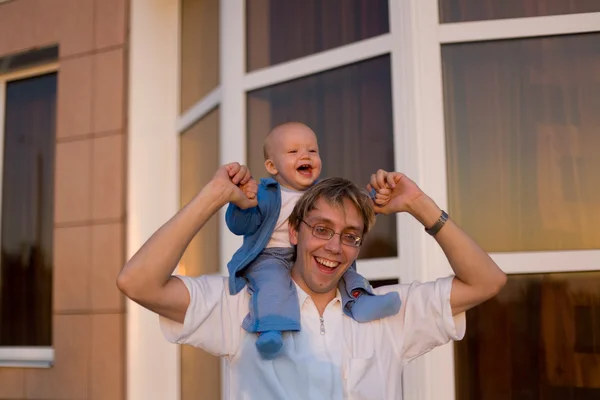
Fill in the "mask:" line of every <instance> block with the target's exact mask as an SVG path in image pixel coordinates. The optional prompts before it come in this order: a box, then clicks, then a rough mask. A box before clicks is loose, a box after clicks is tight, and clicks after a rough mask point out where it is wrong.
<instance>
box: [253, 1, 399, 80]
mask: <svg viewBox="0 0 600 400" xmlns="http://www.w3.org/2000/svg"><path fill="white" fill-rule="evenodd" d="M389 30H390V27H389V16H388V0H302V1H281V0H249V1H247V2H246V35H247V39H246V40H247V51H246V54H247V59H246V63H247V69H248V71H254V70H256V69H259V68H264V67H268V66H270V65H275V64H279V63H281V62H284V61H289V60H294V59H296V58H300V57H304V56H307V55H310V54H314V53H318V52H321V51H324V50H329V49H333V48H335V47H340V46H343V45H345V44H349V43H354V42H357V41H359V40H363V39H368V38H370V37H374V36H378V35H381V34H384V33H387V32H389Z"/></svg>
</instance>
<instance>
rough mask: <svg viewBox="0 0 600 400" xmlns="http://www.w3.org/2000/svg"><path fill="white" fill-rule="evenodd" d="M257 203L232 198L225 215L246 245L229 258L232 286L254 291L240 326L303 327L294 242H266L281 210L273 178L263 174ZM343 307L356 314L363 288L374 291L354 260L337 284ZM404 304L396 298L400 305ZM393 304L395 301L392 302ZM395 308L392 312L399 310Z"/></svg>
mask: <svg viewBox="0 0 600 400" xmlns="http://www.w3.org/2000/svg"><path fill="white" fill-rule="evenodd" d="M257 200H258V205H257V206H256V207H253V208H249V209H246V210H242V209H240V208H239V207H237V206H235V205H234V204H229V207H228V208H227V213H226V214H225V221H226V223H227V227H228V228H229V230H230V231H231V232H233V233H234V234H236V235H244V242H243V244H242V246H241V247H240V248H239V249H238V250H237V251H236V252H235V254H234V255H233V257H232V258H231V261H229V263H228V264H227V269H228V271H229V291H230V293H231V294H232V295H235V294H237V293H238V292H239V291H240V290H242V289H243V288H244V286H245V285H246V284H247V285H248V287H249V290H250V292H251V294H252V299H251V301H250V311H249V314H248V316H247V317H246V319H245V320H244V322H243V324H242V326H243V327H244V329H246V330H247V331H248V332H264V331H269V330H276V331H294V330H300V306H299V304H298V297H297V293H296V287H295V285H294V283H293V281H292V278H291V275H290V268H291V266H292V264H293V260H294V249H293V248H281V247H275V248H266V246H267V244H268V243H269V240H270V239H271V236H272V234H273V231H274V229H275V225H276V223H277V219H278V218H279V213H280V211H281V189H280V187H279V183H278V182H277V181H276V180H275V179H273V178H266V179H261V181H260V184H259V185H258V193H257ZM338 288H339V289H340V293H341V296H342V303H343V309H344V313H345V314H346V315H348V316H350V317H352V312H351V310H352V307H353V305H354V303H355V302H356V300H357V299H356V298H355V297H354V296H353V295H352V294H353V292H354V293H356V292H355V291H356V290H360V292H359V293H363V292H362V291H364V292H366V293H368V294H370V295H373V291H372V289H371V285H370V284H369V282H368V281H367V280H366V279H365V278H364V277H362V276H361V275H359V274H358V272H356V263H353V264H352V266H351V267H350V268H349V269H348V270H347V271H346V272H345V273H344V275H343V277H342V280H340V284H339V287H338ZM399 307H400V300H399V298H398V301H397V308H398V309H399ZM394 309H395V307H394ZM397 311H398V310H397V309H395V312H392V313H391V314H394V313H397Z"/></svg>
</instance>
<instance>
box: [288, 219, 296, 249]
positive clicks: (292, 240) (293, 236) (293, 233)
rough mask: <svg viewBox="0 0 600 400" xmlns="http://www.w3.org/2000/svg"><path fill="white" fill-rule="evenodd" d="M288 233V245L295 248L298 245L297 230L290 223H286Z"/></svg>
mask: <svg viewBox="0 0 600 400" xmlns="http://www.w3.org/2000/svg"><path fill="white" fill-rule="evenodd" d="M288 232H289V235H290V244H291V245H292V246H297V245H298V230H297V229H296V228H295V227H294V226H292V224H291V223H289V222H288Z"/></svg>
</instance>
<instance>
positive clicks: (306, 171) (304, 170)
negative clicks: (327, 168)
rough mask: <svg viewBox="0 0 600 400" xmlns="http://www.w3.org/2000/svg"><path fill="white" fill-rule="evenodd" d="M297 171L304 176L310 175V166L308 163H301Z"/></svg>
mask: <svg viewBox="0 0 600 400" xmlns="http://www.w3.org/2000/svg"><path fill="white" fill-rule="evenodd" d="M297 171H298V172H299V173H300V174H302V175H305V176H312V166H311V165H310V164H302V165H301V166H299V167H298V169H297Z"/></svg>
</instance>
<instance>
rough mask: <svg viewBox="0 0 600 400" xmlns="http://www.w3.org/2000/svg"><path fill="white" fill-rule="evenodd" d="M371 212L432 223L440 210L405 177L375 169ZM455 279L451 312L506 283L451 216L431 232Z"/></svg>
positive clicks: (487, 296) (479, 300)
mask: <svg viewBox="0 0 600 400" xmlns="http://www.w3.org/2000/svg"><path fill="white" fill-rule="evenodd" d="M371 188H373V189H375V191H376V192H377V193H376V195H375V200H374V201H375V211H376V212H378V213H382V214H390V213H396V212H408V213H410V214H411V215H412V216H413V217H415V218H416V219H417V220H418V221H419V222H421V223H422V224H423V226H425V227H427V228H431V227H433V226H434V225H436V223H437V221H438V219H439V218H440V216H441V215H442V210H440V208H439V207H438V206H437V205H436V204H435V202H434V201H433V200H432V199H431V198H430V197H429V196H427V195H426V194H425V193H423V191H422V190H421V189H420V188H419V187H418V186H417V185H416V184H415V183H414V182H413V181H411V180H410V179H409V178H408V177H406V176H405V175H403V174H401V173H399V172H386V171H383V170H379V171H377V173H376V174H373V175H372V176H371V182H370V188H369V189H371ZM434 238H435V240H437V242H438V244H439V245H440V247H441V248H442V250H443V251H444V253H445V254H446V257H447V258H448V261H449V263H450V266H451V267H452V270H453V271H454V273H455V275H456V278H455V279H454V282H453V284H452V292H451V294H450V305H451V306H452V313H453V314H454V315H456V314H459V313H461V312H463V311H466V310H468V309H470V308H472V307H475V306H476V305H478V304H480V303H483V302H484V301H486V300H488V299H490V298H492V297H494V296H495V295H496V294H498V292H499V291H500V290H501V289H502V287H504V285H505V284H506V275H505V274H504V272H502V270H501V269H500V268H499V267H498V265H497V264H496V263H495V262H494V261H493V260H492V259H491V257H490V256H489V255H488V254H487V253H486V252H485V251H483V249H482V248H481V247H479V245H478V244H477V243H475V241H474V240H473V239H471V238H470V237H469V236H468V235H467V234H466V233H465V232H464V231H463V230H462V229H460V228H459V227H458V225H456V224H455V223H454V222H453V221H452V220H451V219H448V220H447V221H446V222H445V224H443V225H442V228H441V229H440V230H439V231H438V232H437V233H435V235H434Z"/></svg>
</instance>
